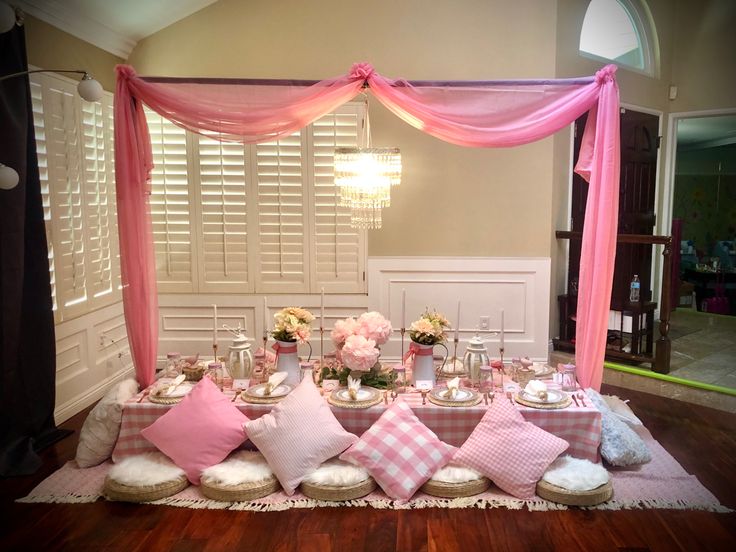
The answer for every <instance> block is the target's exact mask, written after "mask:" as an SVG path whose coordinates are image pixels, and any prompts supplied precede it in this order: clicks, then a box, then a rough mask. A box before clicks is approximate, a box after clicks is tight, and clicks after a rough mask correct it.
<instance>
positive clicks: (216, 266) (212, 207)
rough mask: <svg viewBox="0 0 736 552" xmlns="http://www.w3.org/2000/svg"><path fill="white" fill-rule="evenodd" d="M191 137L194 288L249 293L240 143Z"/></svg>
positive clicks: (245, 196) (246, 197)
mask: <svg viewBox="0 0 736 552" xmlns="http://www.w3.org/2000/svg"><path fill="white" fill-rule="evenodd" d="M193 138H195V139H196V141H197V145H198V148H197V152H198V155H197V156H196V159H197V163H198V165H197V166H198V169H199V170H198V177H199V186H198V190H199V201H198V202H197V206H198V207H199V216H198V219H199V221H200V229H199V230H200V231H199V233H198V235H200V236H201V240H199V248H198V254H199V259H200V261H199V262H198V263H197V266H198V269H199V283H200V285H199V290H200V291H226V290H227V291H236V292H252V291H253V289H254V286H253V278H252V276H251V273H250V263H249V262H248V255H249V253H250V248H249V246H248V220H247V207H248V203H249V201H250V198H249V194H248V193H247V192H246V190H247V186H246V162H245V161H246V152H245V146H244V145H243V144H239V143H233V142H219V141H217V140H213V139H210V138H206V137H204V136H193Z"/></svg>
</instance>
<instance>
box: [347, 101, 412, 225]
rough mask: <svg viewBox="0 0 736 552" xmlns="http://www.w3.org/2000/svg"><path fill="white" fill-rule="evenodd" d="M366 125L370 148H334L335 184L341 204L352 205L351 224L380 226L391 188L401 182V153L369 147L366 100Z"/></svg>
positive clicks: (365, 139) (387, 205) (365, 137)
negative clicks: (382, 211)
mask: <svg viewBox="0 0 736 552" xmlns="http://www.w3.org/2000/svg"><path fill="white" fill-rule="evenodd" d="M363 128H364V136H363V138H364V140H363V142H364V143H365V144H367V147H363V148H357V147H351V148H335V185H336V186H337V189H338V190H339V193H340V205H341V206H343V207H349V208H350V226H352V227H353V228H381V222H382V221H381V209H383V208H384V207H389V206H390V205H391V187H392V186H398V185H399V184H400V183H401V152H400V151H399V148H372V147H370V141H371V137H370V122H369V120H368V102H367V101H366V123H365V125H364V127H363Z"/></svg>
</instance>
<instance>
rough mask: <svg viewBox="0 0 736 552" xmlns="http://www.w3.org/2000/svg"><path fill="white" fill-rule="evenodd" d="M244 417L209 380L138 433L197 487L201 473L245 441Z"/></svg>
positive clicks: (201, 383) (198, 385) (205, 379)
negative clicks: (171, 461) (184, 473)
mask: <svg viewBox="0 0 736 552" xmlns="http://www.w3.org/2000/svg"><path fill="white" fill-rule="evenodd" d="M247 421H248V418H247V417H246V416H245V414H243V413H242V412H241V411H240V410H238V408H237V407H236V406H235V405H234V404H233V403H232V402H230V399H228V398H227V397H226V396H225V395H223V394H222V392H221V391H220V390H219V389H218V388H217V386H216V385H215V384H214V383H213V382H212V380H210V379H209V378H203V379H202V380H201V381H200V382H199V383H198V384H197V385H196V386H195V387H194V389H192V391H191V392H190V393H189V394H188V395H187V396H185V397H184V399H182V401H181V402H180V403H179V404H177V405H176V406H174V407H173V408H172V409H171V410H169V411H168V412H167V413H166V414H164V415H163V416H161V417H160V418H159V419H158V420H156V421H155V422H153V423H152V424H151V425H150V426H148V427H147V428H145V429H144V430H142V431H141V434H142V435H143V436H144V437H145V438H146V439H148V440H149V441H150V442H151V443H153V444H154V445H155V446H156V448H158V449H159V450H160V451H161V452H163V453H164V454H165V455H166V456H168V457H169V458H171V460H173V462H174V464H176V465H177V466H179V467H180V468H181V469H183V470H184V471H185V472H186V474H187V478H188V479H189V481H191V482H192V483H193V484H195V485H199V476H200V475H201V474H202V470H204V469H206V468H209V467H210V466H214V465H215V464H219V463H220V462H222V461H223V460H224V459H225V457H226V456H227V455H228V454H230V452H232V451H233V450H235V449H236V448H238V447H239V446H240V445H241V444H242V443H243V442H244V441H245V437H246V436H245V431H244V429H243V426H244V424H245V423H246V422H247Z"/></svg>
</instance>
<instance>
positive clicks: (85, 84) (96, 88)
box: [77, 73, 103, 102]
mask: <svg viewBox="0 0 736 552" xmlns="http://www.w3.org/2000/svg"><path fill="white" fill-rule="evenodd" d="M77 92H79V95H80V96H81V97H82V98H83V99H85V100H87V101H88V102H96V101H99V99H100V98H102V92H103V90H102V85H101V84H100V83H99V82H97V81H96V80H95V79H93V78H92V77H91V76H90V75H88V74H87V73H85V74H84V77H82V80H81V81H79V84H78V85H77Z"/></svg>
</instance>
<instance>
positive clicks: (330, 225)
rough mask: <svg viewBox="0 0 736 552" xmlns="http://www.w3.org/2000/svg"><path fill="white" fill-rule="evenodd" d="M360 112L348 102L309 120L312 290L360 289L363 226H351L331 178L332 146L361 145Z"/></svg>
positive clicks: (361, 110)
mask: <svg viewBox="0 0 736 552" xmlns="http://www.w3.org/2000/svg"><path fill="white" fill-rule="evenodd" d="M364 113H365V109H364V107H363V105H362V104H361V105H355V104H349V105H345V106H342V107H340V108H338V109H337V110H336V111H335V112H334V113H330V114H329V115H325V116H324V117H322V118H321V119H319V120H317V121H315V122H314V123H313V124H312V125H311V133H310V151H311V156H312V164H311V166H312V167H313V169H312V171H313V173H312V174H313V186H312V189H311V192H312V193H311V197H310V200H311V202H310V207H311V212H312V228H313V236H312V237H313V239H312V241H311V244H310V247H311V250H312V263H311V266H310V269H311V281H312V286H311V287H312V289H311V291H312V292H317V291H319V290H320V288H322V287H324V289H325V291H327V292H331V293H363V292H364V291H365V280H364V270H365V241H366V240H365V234H366V231H365V230H361V229H357V228H351V227H350V209H349V208H347V207H340V206H339V205H338V203H339V192H338V190H337V188H336V186H335V182H334V176H335V173H334V153H335V148H336V147H356V146H358V145H360V144H359V136H360V135H361V125H362V123H363V116H364Z"/></svg>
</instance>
